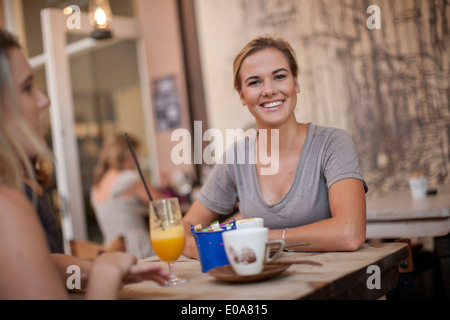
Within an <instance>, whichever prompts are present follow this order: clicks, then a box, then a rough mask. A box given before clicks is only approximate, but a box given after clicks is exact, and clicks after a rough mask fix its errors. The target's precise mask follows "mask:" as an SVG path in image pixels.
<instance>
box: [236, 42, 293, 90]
mask: <svg viewBox="0 0 450 320" xmlns="http://www.w3.org/2000/svg"><path fill="white" fill-rule="evenodd" d="M269 48H273V49H277V50H280V51H281V52H282V53H283V54H284V55H285V57H286V59H287V60H288V63H289V68H290V69H291V73H292V75H293V76H294V77H297V76H298V74H299V67H298V63H297V58H296V56H295V51H294V49H293V48H292V47H291V45H290V44H289V43H288V42H287V41H286V40H284V39H282V38H279V37H276V36H273V35H262V36H259V37H256V38H255V39H253V40H251V41H250V42H249V43H247V44H246V45H245V47H244V48H242V50H241V51H240V52H239V53H238V54H237V56H236V57H235V58H234V61H233V74H234V89H236V91H238V92H239V91H241V89H242V81H241V76H240V75H239V72H240V70H241V66H242V63H243V62H244V60H245V59H246V58H247V57H248V56H250V55H252V54H254V53H256V52H258V51H261V50H264V49H269Z"/></svg>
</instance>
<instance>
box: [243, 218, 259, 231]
mask: <svg viewBox="0 0 450 320" xmlns="http://www.w3.org/2000/svg"><path fill="white" fill-rule="evenodd" d="M263 227H264V219H263V218H247V219H241V220H236V229H238V230H240V229H249V228H263Z"/></svg>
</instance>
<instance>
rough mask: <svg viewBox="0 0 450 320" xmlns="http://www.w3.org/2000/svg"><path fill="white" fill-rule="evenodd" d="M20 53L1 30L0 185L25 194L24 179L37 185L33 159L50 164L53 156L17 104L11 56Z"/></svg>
mask: <svg viewBox="0 0 450 320" xmlns="http://www.w3.org/2000/svg"><path fill="white" fill-rule="evenodd" d="M12 49H21V47H20V45H19V43H18V41H17V40H16V38H15V37H14V36H13V35H12V34H10V33H8V32H6V31H4V30H2V29H0V184H2V185H6V186H8V187H11V188H14V189H18V190H21V191H24V187H23V181H24V180H23V179H24V177H25V176H27V177H28V179H29V180H30V183H31V184H32V186H34V185H36V184H37V180H36V174H35V168H34V163H35V160H31V159H30V153H31V154H33V157H36V159H37V158H41V159H45V160H44V161H48V163H49V164H50V163H51V159H52V157H51V154H50V152H49V150H48V149H47V147H46V146H45V145H43V144H42V142H41V140H40V139H39V138H38V137H37V136H36V132H34V130H33V129H32V128H31V127H30V125H29V124H28V121H27V120H26V118H25V116H24V111H23V108H22V106H21V105H20V104H19V103H18V98H17V96H16V95H17V93H16V89H15V87H14V83H13V80H12V75H11V66H10V61H9V58H8V53H9V52H10V50H12Z"/></svg>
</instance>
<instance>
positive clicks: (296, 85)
mask: <svg viewBox="0 0 450 320" xmlns="http://www.w3.org/2000/svg"><path fill="white" fill-rule="evenodd" d="M294 83H295V92H297V93H300V84H299V83H298V76H297V77H295V78H294Z"/></svg>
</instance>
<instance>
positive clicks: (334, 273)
mask: <svg viewBox="0 0 450 320" xmlns="http://www.w3.org/2000/svg"><path fill="white" fill-rule="evenodd" d="M407 256H408V247H407V245H406V244H403V243H377V244H364V245H363V246H362V247H361V248H360V249H359V250H357V251H355V252H327V253H287V252H285V253H283V256H282V257H281V258H280V259H289V260H311V261H315V262H319V263H321V264H322V265H321V266H313V265H305V264H292V265H291V266H290V267H289V268H288V269H286V270H285V271H283V272H282V273H280V274H278V275H276V276H275V277H273V278H270V279H266V280H261V281H259V282H251V283H229V282H224V281H221V280H218V279H216V278H214V277H212V276H211V275H209V274H207V273H202V272H201V266H200V262H199V261H197V260H193V259H188V258H185V257H181V258H180V259H179V260H178V261H177V262H176V263H175V269H174V270H175V271H176V273H177V274H178V275H179V276H181V277H183V278H186V279H188V280H189V281H188V282H187V283H185V284H183V285H180V286H178V287H161V286H159V285H157V284H156V283H154V282H152V281H145V282H142V283H138V284H132V285H127V286H125V287H124V288H123V289H122V291H121V293H120V298H121V299H156V300H279V299H282V300H292V299H377V298H379V297H381V296H383V295H385V294H386V293H388V292H390V291H391V290H392V289H393V288H395V287H396V286H397V284H398V263H399V262H400V261H402V260H404V259H405V258H407ZM140 263H163V262H161V261H159V259H158V257H151V258H148V259H144V260H141V261H140ZM164 264H165V263H164ZM369 266H375V267H374V268H375V269H377V268H379V269H378V270H376V271H373V270H372V269H371V268H372V267H371V268H369ZM378 275H379V283H380V288H379V289H377V288H376V287H375V288H372V289H370V288H368V284H367V283H370V284H369V286H373V285H374V284H376V281H375V280H374V279H375V278H374V277H377V276H378ZM370 277H372V278H370Z"/></svg>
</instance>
